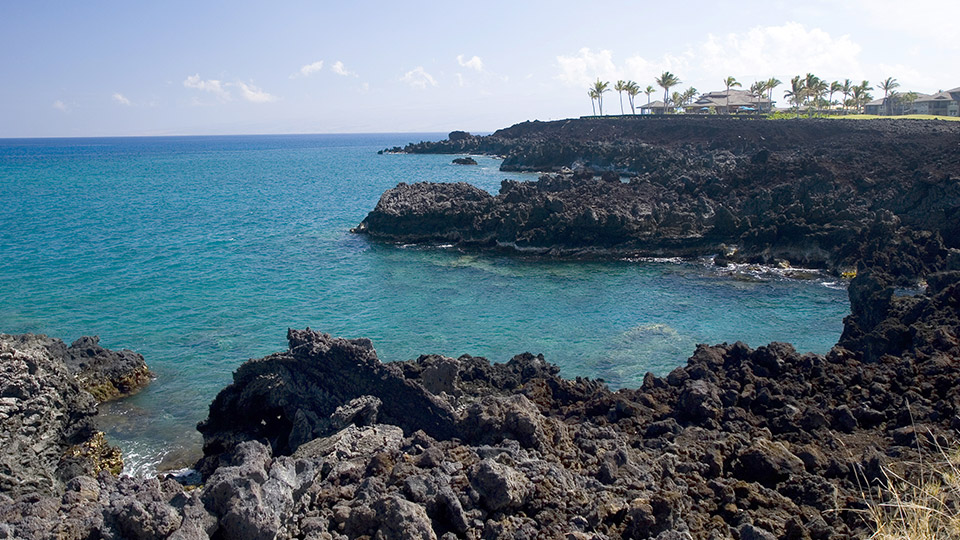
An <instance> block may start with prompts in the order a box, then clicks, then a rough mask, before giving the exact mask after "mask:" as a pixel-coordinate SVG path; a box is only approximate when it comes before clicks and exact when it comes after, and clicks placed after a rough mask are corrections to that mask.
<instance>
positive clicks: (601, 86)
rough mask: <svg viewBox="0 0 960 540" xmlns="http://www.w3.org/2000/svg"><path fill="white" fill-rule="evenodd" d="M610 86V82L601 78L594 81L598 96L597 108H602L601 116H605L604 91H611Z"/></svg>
mask: <svg viewBox="0 0 960 540" xmlns="http://www.w3.org/2000/svg"><path fill="white" fill-rule="evenodd" d="M609 86H610V83H609V82H607V81H601V80H600V79H599V78H598V79H597V82H595V83H593V91H594V92H595V93H596V96H597V108H598V109H600V116H603V93H604V92H609V91H610V88H609Z"/></svg>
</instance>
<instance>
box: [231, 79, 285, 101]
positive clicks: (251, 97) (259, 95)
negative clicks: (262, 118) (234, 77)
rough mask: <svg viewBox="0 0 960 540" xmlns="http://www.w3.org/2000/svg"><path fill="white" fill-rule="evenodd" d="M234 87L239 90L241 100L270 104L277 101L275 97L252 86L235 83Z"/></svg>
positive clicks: (239, 82)
mask: <svg viewBox="0 0 960 540" xmlns="http://www.w3.org/2000/svg"><path fill="white" fill-rule="evenodd" d="M236 86H237V87H239V88H240V95H241V96H243V99H245V100H247V101H249V102H251V103H271V102H274V101H276V100H277V97H276V96H274V95H272V94H268V93H267V92H264V91H263V90H261V89H260V88H257V87H256V86H254V85H252V84H246V83H244V82H241V81H237V82H236Z"/></svg>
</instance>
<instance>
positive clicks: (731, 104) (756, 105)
mask: <svg viewBox="0 0 960 540" xmlns="http://www.w3.org/2000/svg"><path fill="white" fill-rule="evenodd" d="M772 108H773V102H772V101H770V100H769V99H767V98H766V97H765V96H757V95H754V94H752V93H750V92H748V91H746V90H732V89H731V90H730V91H729V92H727V91H726V90H717V91H715V92H707V93H705V94H701V95H700V97H699V98H697V100H696V101H694V102H693V103H690V104H689V105H684V107H683V109H684V111H685V112H688V113H700V114H706V113H714V112H715V113H721V114H726V113H740V112H745V113H751V112H770V110H771V109H772Z"/></svg>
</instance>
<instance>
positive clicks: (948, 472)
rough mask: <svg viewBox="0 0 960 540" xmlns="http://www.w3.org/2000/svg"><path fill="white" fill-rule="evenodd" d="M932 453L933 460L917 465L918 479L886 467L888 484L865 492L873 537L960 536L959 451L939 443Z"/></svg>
mask: <svg viewBox="0 0 960 540" xmlns="http://www.w3.org/2000/svg"><path fill="white" fill-rule="evenodd" d="M922 453H923V452H922V451H921V455H922ZM929 453H932V454H934V455H933V456H932V457H933V459H930V460H925V461H922V462H920V463H918V464H914V465H915V467H913V468H914V469H915V470H919V478H917V479H916V480H907V479H906V478H904V477H903V476H901V475H900V474H897V473H895V472H894V471H893V470H892V469H890V468H886V467H885V468H884V469H883V472H884V476H885V477H886V485H885V486H883V487H877V488H876V489H875V490H871V491H870V492H869V493H868V494H865V498H866V500H867V502H868V505H869V509H868V510H867V516H868V520H869V522H870V524H871V526H872V530H873V531H874V532H873V534H872V535H871V536H870V538H875V539H879V540H958V539H960V451H958V450H953V451H952V452H948V451H946V450H944V449H943V448H940V447H939V446H938V447H937V448H936V450H935V451H934V452H929Z"/></svg>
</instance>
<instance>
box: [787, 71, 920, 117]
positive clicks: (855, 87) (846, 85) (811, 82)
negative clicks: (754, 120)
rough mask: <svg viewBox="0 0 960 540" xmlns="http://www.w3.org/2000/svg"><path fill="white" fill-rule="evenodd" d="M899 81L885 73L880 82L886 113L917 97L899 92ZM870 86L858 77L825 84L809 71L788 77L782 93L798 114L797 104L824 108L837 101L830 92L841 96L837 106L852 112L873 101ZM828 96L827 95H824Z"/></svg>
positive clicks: (911, 93)
mask: <svg viewBox="0 0 960 540" xmlns="http://www.w3.org/2000/svg"><path fill="white" fill-rule="evenodd" d="M899 87H900V83H898V82H897V80H896V79H894V78H893V77H887V78H886V80H884V81H882V82H881V83H880V90H883V106H884V108H885V109H886V113H887V114H891V113H892V109H893V106H894V105H895V104H900V105H909V104H910V103H913V101H915V100H916V99H917V93H916V92H905V93H902V94H901V93H899V92H897V91H896V89H897V88H899ZM873 89H874V88H873V87H872V86H870V81H866V80H864V81H861V82H860V84H854V83H853V82H852V81H851V80H850V79H846V80H844V81H843V82H842V83H841V82H839V81H833V82H831V83H829V84H827V82H826V81H824V80H823V79H820V78H819V77H817V76H816V75H814V74H812V73H807V75H806V77H801V76H800V75H797V76H796V77H794V78H793V79H790V90H788V91H787V93H786V94H785V96H786V97H787V99H788V100H789V101H790V103H793V104H794V106H795V107H796V109H797V115H798V116H799V114H800V106H801V105H803V106H807V107H809V108H810V109H811V110H812V109H825V108H829V107H832V106H834V105H837V104H838V103H837V102H835V101H833V96H834V94H837V93H839V94H841V95H842V96H843V100H841V101H840V102H839V105H840V109H841V110H843V111H847V110H849V109H853V110H854V111H855V112H858V113H859V112H861V111H862V110H863V109H864V107H865V106H866V104H867V103H869V102H871V101H873V96H872V95H871V94H870V91H871V90H873ZM825 96H828V97H825Z"/></svg>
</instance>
